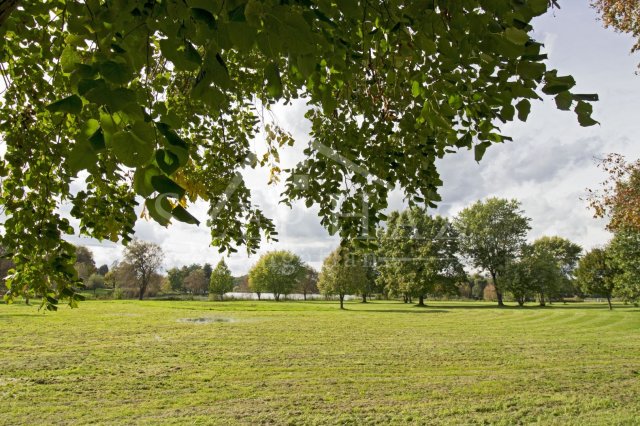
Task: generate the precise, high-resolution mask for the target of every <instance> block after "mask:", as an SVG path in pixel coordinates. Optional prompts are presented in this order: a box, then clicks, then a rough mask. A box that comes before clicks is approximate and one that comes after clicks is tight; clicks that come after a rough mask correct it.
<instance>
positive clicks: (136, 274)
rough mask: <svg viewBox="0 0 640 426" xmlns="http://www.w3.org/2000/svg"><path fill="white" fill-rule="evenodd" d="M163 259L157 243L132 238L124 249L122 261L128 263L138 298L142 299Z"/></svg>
mask: <svg viewBox="0 0 640 426" xmlns="http://www.w3.org/2000/svg"><path fill="white" fill-rule="evenodd" d="M163 260H164V253H163V252H162V249H161V248H160V246H159V245H157V244H155V243H152V242H147V241H141V240H134V241H132V242H131V243H129V245H127V247H125V250H124V261H125V262H126V263H127V264H128V265H130V267H131V270H132V273H133V278H134V280H135V283H136V284H137V286H138V289H139V293H138V299H140V300H142V298H143V297H144V293H145V291H146V290H147V288H148V286H149V284H150V283H151V280H152V278H153V277H154V275H155V274H156V273H157V271H158V269H160V266H162V262H163Z"/></svg>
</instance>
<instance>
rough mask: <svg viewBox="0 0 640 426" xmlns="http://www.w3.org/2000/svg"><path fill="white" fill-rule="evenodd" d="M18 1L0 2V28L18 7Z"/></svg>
mask: <svg viewBox="0 0 640 426" xmlns="http://www.w3.org/2000/svg"><path fill="white" fill-rule="evenodd" d="M18 3H19V0H0V27H1V26H2V24H4V21H6V20H7V18H8V17H9V15H11V13H12V12H13V11H14V10H15V8H16V7H17V6H18Z"/></svg>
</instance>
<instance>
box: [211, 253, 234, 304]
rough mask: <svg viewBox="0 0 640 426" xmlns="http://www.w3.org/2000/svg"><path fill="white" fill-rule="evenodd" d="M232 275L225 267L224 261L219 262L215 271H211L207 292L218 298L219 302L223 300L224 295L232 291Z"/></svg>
mask: <svg viewBox="0 0 640 426" xmlns="http://www.w3.org/2000/svg"><path fill="white" fill-rule="evenodd" d="M233 283H234V279H233V275H231V271H230V270H229V268H228V267H227V264H226V263H225V261H224V259H222V260H220V262H218V264H217V265H216V267H215V269H214V270H213V271H211V276H210V278H209V292H210V293H211V294H217V295H218V296H220V300H222V298H224V294H225V293H228V292H230V291H233Z"/></svg>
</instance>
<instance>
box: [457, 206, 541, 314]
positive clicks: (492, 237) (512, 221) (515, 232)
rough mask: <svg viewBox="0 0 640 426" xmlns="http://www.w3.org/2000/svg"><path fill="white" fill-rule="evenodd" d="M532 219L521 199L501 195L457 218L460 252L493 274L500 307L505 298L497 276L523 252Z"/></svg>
mask: <svg viewBox="0 0 640 426" xmlns="http://www.w3.org/2000/svg"><path fill="white" fill-rule="evenodd" d="M530 220H531V219H529V218H528V217H526V216H525V215H524V212H523V211H522V210H521V208H520V202H518V201H517V200H505V199H501V198H488V199H487V200H485V201H478V202H476V203H474V204H472V205H471V206H469V207H467V208H465V209H464V210H462V211H461V212H460V214H459V215H458V217H456V219H455V220H454V226H455V228H456V230H457V231H458V235H459V245H460V251H461V252H462V253H463V254H464V255H465V256H466V257H467V258H468V259H469V260H470V261H471V263H472V265H473V266H474V267H476V268H480V269H483V270H486V271H488V272H489V273H490V274H491V278H492V279H493V285H494V286H495V289H496V295H497V297H498V305H500V306H502V305H503V301H502V291H501V289H500V286H499V284H498V276H499V274H500V273H501V272H503V270H504V268H505V267H506V266H507V264H508V263H509V262H511V261H513V260H515V259H516V258H517V257H518V256H519V255H520V253H521V250H522V248H523V246H524V244H525V238H526V235H527V232H528V231H529V229H530V226H529V221H530Z"/></svg>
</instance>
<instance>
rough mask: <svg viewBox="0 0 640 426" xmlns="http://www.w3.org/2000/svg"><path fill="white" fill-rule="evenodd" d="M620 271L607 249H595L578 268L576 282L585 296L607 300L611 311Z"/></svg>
mask: <svg viewBox="0 0 640 426" xmlns="http://www.w3.org/2000/svg"><path fill="white" fill-rule="evenodd" d="M619 272H620V271H619V270H618V269H617V268H616V267H615V266H614V265H613V262H612V259H611V256H610V253H608V249H607V248H597V247H596V248H594V249H591V250H590V251H588V252H587V253H586V254H585V255H584V256H583V257H582V258H581V259H580V262H579V264H578V267H577V268H576V280H577V282H578V284H579V285H580V288H581V289H582V291H583V292H584V293H585V294H588V295H591V296H601V297H605V298H606V299H607V303H608V304H609V309H610V310H611V309H613V307H612V306H611V297H612V296H613V293H614V291H615V287H616V280H615V278H616V275H617V274H618V273H619Z"/></svg>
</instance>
